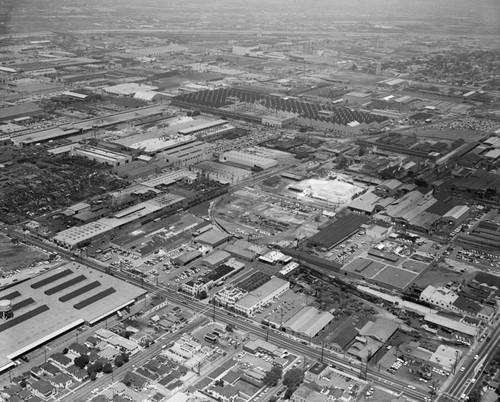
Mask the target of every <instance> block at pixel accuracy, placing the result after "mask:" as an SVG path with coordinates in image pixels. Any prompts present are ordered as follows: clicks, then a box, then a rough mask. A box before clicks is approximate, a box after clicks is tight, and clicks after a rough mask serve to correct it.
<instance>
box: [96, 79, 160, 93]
mask: <svg viewBox="0 0 500 402" xmlns="http://www.w3.org/2000/svg"><path fill="white" fill-rule="evenodd" d="M103 90H104V92H107V93H109V94H113V95H121V96H134V95H135V94H136V93H137V92H149V91H157V90H158V87H154V86H152V85H145V84H136V83H134V82H128V83H125V84H118V85H114V86H111V87H106V88H103Z"/></svg>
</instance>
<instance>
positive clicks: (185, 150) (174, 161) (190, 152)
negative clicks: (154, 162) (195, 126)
mask: <svg viewBox="0 0 500 402" xmlns="http://www.w3.org/2000/svg"><path fill="white" fill-rule="evenodd" d="M213 155H214V153H213V150H212V147H211V146H210V145H209V144H206V143H204V142H201V141H193V142H189V143H186V144H182V145H179V146H177V147H174V148H170V149H168V150H165V151H162V152H160V153H159V154H157V155H156V156H157V158H158V159H160V160H164V161H165V162H166V163H168V164H169V165H174V166H177V167H187V166H192V165H194V164H196V163H200V162H203V161H207V160H209V159H211V158H212V157H213Z"/></svg>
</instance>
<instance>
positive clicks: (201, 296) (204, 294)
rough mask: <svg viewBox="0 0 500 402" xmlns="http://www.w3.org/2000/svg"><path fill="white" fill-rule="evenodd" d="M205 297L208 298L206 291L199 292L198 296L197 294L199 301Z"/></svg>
mask: <svg viewBox="0 0 500 402" xmlns="http://www.w3.org/2000/svg"><path fill="white" fill-rule="evenodd" d="M207 297H208V294H207V291H206V290H202V291H201V292H200V294H199V298H200V300H203V299H206V298H207Z"/></svg>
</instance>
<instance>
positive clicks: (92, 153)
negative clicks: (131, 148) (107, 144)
mask: <svg viewBox="0 0 500 402" xmlns="http://www.w3.org/2000/svg"><path fill="white" fill-rule="evenodd" d="M71 154H72V155H79V156H83V157H84V158H87V159H89V160H91V161H95V162H99V163H104V164H106V165H109V166H113V167H116V166H120V165H125V164H127V163H129V162H131V161H132V156H130V155H127V154H124V153H121V152H115V151H110V150H109V149H104V148H98V147H93V146H90V145H84V144H79V145H77V146H74V147H73V150H72V151H71Z"/></svg>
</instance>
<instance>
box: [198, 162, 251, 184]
mask: <svg viewBox="0 0 500 402" xmlns="http://www.w3.org/2000/svg"><path fill="white" fill-rule="evenodd" d="M192 171H193V172H194V173H197V172H200V173H204V174H206V175H207V176H208V178H209V179H210V180H215V181H218V182H220V183H223V184H224V183H230V184H234V183H238V182H239V181H242V180H244V179H246V178H247V177H250V176H251V175H252V172H250V171H249V170H246V169H241V168H238V167H234V166H229V165H224V164H222V163H218V162H211V161H206V162H201V163H198V164H196V165H194V166H193V168H192Z"/></svg>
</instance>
